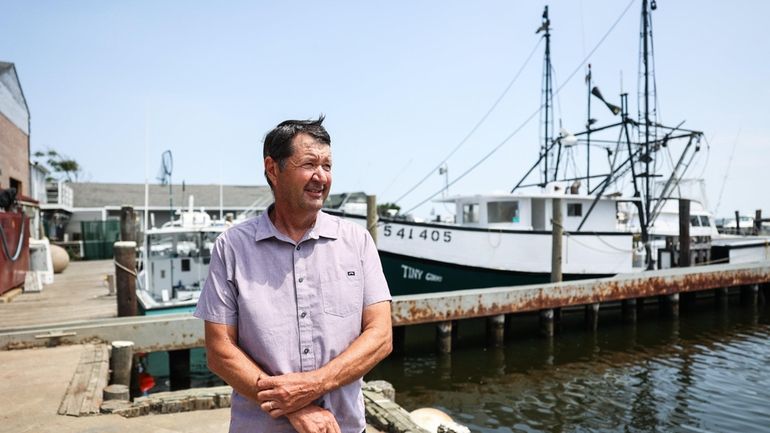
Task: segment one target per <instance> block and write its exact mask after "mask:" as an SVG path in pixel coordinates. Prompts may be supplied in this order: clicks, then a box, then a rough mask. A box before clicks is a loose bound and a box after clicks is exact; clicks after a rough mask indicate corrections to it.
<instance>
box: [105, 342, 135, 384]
mask: <svg viewBox="0 0 770 433" xmlns="http://www.w3.org/2000/svg"><path fill="white" fill-rule="evenodd" d="M133 359H134V342H133V341H113V342H112V353H110V370H111V371H112V379H111V380H110V383H111V384H115V385H125V386H126V387H128V386H129V385H131V363H132V361H133ZM126 392H128V388H126Z"/></svg>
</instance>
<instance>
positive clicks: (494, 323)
mask: <svg viewBox="0 0 770 433" xmlns="http://www.w3.org/2000/svg"><path fill="white" fill-rule="evenodd" d="M487 341H488V342H489V345H490V346H493V347H501V346H503V345H504V343H505V314H498V315H497V316H491V317H487Z"/></svg>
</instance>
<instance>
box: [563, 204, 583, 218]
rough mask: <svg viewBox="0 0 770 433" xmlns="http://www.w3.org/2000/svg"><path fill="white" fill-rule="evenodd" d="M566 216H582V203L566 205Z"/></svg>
mask: <svg viewBox="0 0 770 433" xmlns="http://www.w3.org/2000/svg"><path fill="white" fill-rule="evenodd" d="M567 216H568V217H580V216H583V203H567Z"/></svg>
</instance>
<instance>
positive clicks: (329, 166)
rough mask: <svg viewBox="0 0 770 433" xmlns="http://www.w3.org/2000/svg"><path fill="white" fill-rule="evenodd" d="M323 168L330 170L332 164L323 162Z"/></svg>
mask: <svg viewBox="0 0 770 433" xmlns="http://www.w3.org/2000/svg"><path fill="white" fill-rule="evenodd" d="M323 168H324V171H332V165H331V164H324V165H323Z"/></svg>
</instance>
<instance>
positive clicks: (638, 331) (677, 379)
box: [366, 299, 770, 432]
mask: <svg viewBox="0 0 770 433" xmlns="http://www.w3.org/2000/svg"><path fill="white" fill-rule="evenodd" d="M731 301H733V302H734V303H733V304H731V305H730V306H729V307H727V308H722V309H720V308H718V307H716V306H715V305H714V302H713V299H712V300H708V299H706V300H702V301H700V300H699V303H698V304H697V305H696V306H694V308H693V309H692V310H691V311H684V312H682V313H681V315H680V317H679V318H678V319H677V318H668V317H664V316H662V315H660V314H659V313H658V309H657V306H656V305H654V304H651V305H645V309H644V311H643V312H642V313H641V314H640V315H639V317H638V321H637V323H636V324H626V323H623V322H622V320H621V317H620V313H619V311H617V310H610V309H606V308H605V310H603V311H602V314H601V317H600V321H599V328H598V330H597V331H590V330H586V329H585V328H584V325H583V315H582V311H575V312H573V313H570V312H564V313H563V317H562V321H561V326H560V332H559V333H558V334H557V335H556V337H554V338H553V339H550V338H547V337H541V336H539V335H538V320H537V316H534V315H530V316H517V317H516V318H515V319H514V320H513V321H511V323H509V324H508V325H509V326H508V327H507V329H506V342H505V347H501V348H492V347H488V346H487V345H486V344H485V337H484V322H483V321H481V320H473V321H462V322H460V323H459V326H460V330H459V333H458V338H457V341H456V343H455V346H454V348H453V353H452V354H451V355H440V354H437V353H435V352H434V350H433V347H434V344H433V340H432V339H433V338H434V333H433V330H434V329H433V326H430V325H424V326H419V327H412V328H409V329H408V330H407V341H406V344H407V346H406V350H405V351H404V353H405V354H404V355H393V356H391V357H390V358H389V359H387V360H385V361H384V362H382V363H381V364H380V365H379V366H378V367H376V368H375V370H374V371H372V372H371V373H370V374H369V375H368V376H367V377H366V379H367V380H373V379H383V380H387V381H389V382H391V383H392V384H393V385H394V386H395V388H396V400H397V402H398V403H399V404H400V405H402V406H404V407H405V408H406V409H408V410H414V409H417V408H419V407H436V408H439V409H441V410H443V411H445V412H447V413H448V414H450V415H451V416H452V417H453V418H454V419H455V421H457V422H459V423H461V424H465V425H467V426H468V427H469V428H470V429H471V431H473V432H578V431H594V432H596V431H607V432H653V431H655V432H668V431H673V432H730V431H747V432H748V431H751V432H760V431H766V432H770V372H769V371H768V369H770V310H768V308H767V307H765V306H760V307H750V306H740V305H738V304H737V299H731ZM603 308H604V306H603Z"/></svg>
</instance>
